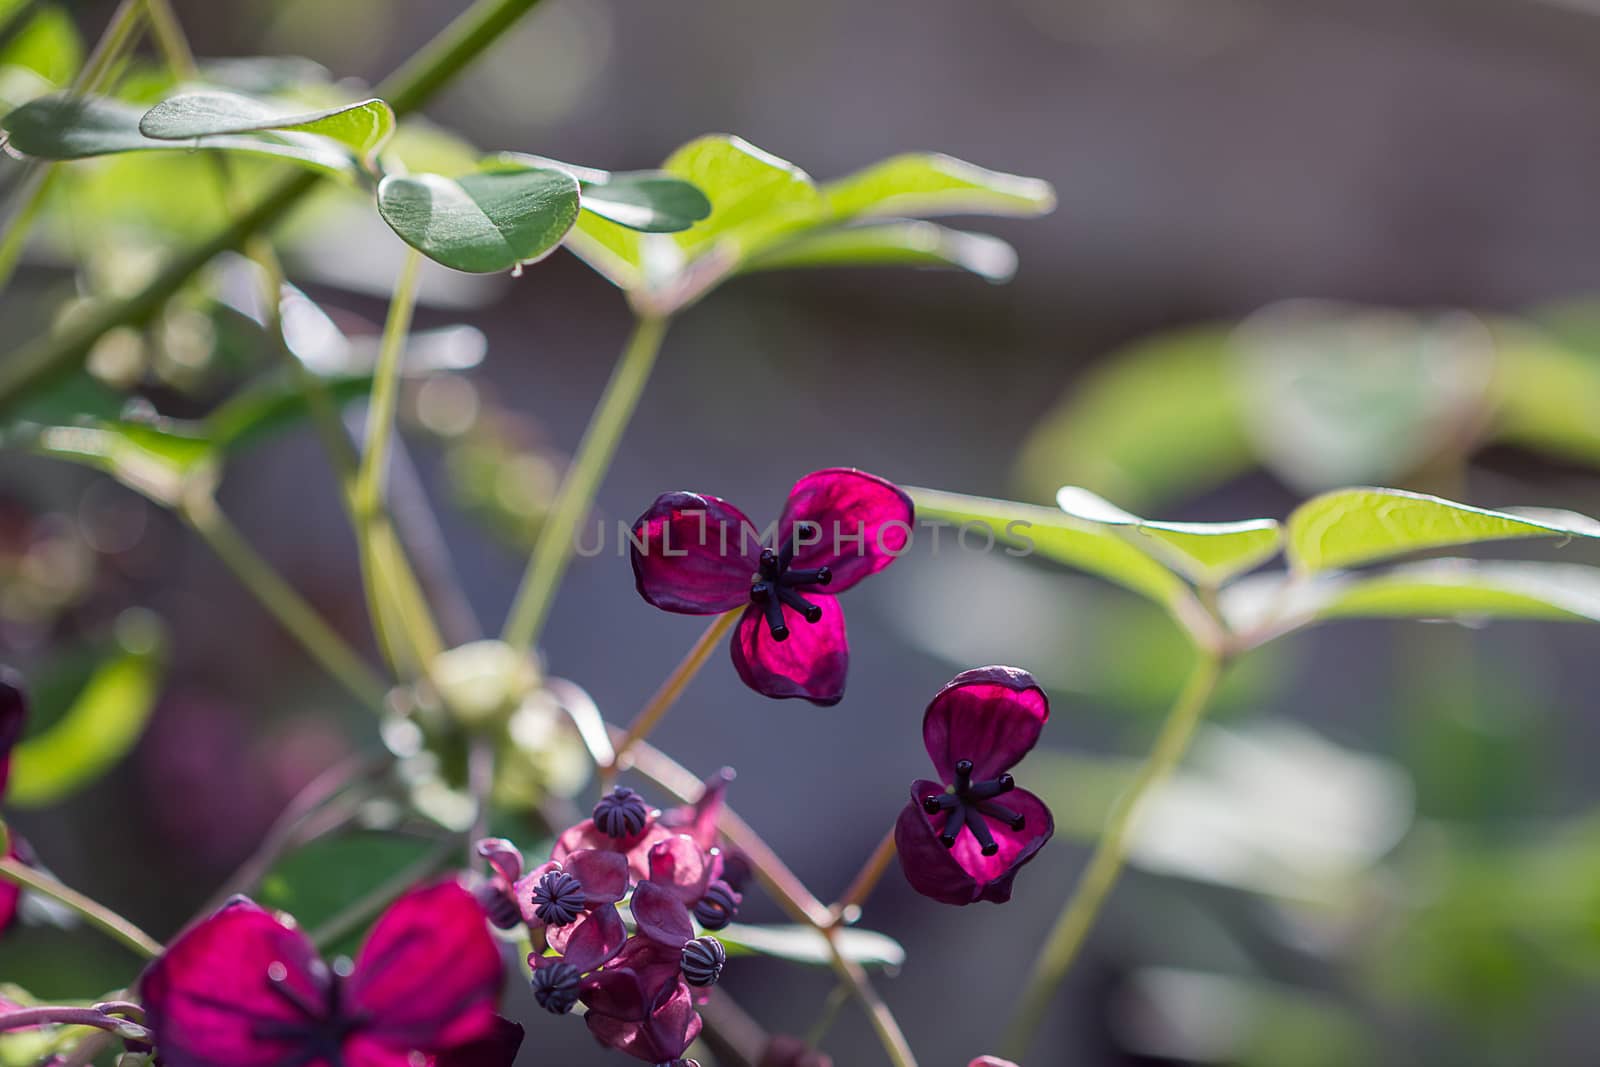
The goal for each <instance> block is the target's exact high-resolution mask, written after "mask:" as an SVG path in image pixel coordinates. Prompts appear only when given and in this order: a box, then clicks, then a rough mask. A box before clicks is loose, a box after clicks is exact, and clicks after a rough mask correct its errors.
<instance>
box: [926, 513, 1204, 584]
mask: <svg viewBox="0 0 1600 1067" xmlns="http://www.w3.org/2000/svg"><path fill="white" fill-rule="evenodd" d="M908 492H910V493H911V499H912V500H913V502H914V503H915V504H916V508H917V518H918V519H919V520H922V519H939V520H942V521H944V522H948V523H953V524H955V525H958V526H960V525H965V524H969V523H970V524H975V525H976V526H978V527H981V528H984V529H987V530H988V531H989V532H990V533H992V534H993V535H994V537H995V539H996V541H997V542H999V543H1003V544H1007V545H1011V546H1013V548H1012V549H1011V550H1008V551H1011V552H1012V554H1014V555H1019V556H1028V555H1033V554H1035V553H1037V554H1038V555H1040V556H1042V557H1044V558H1045V559H1048V560H1053V561H1054V562H1056V563H1064V564H1066V565H1067V566H1069V567H1076V568H1078V569H1079V570H1083V571H1088V572H1089V573H1090V574H1096V575H1099V576H1100V577H1102V578H1104V579H1106V580H1107V581H1110V582H1114V583H1116V584H1117V585H1120V586H1123V587H1125V588H1127V589H1131V590H1133V591H1134V592H1136V593H1140V594H1143V595H1144V596H1147V597H1149V598H1150V599H1152V600H1154V601H1156V602H1157V603H1162V604H1166V603H1171V602H1172V601H1173V600H1174V599H1176V598H1178V597H1179V596H1181V595H1183V593H1184V592H1185V586H1184V584H1183V582H1182V581H1181V580H1179V578H1178V576H1177V575H1175V574H1173V573H1172V572H1171V571H1170V570H1168V569H1167V568H1165V567H1163V566H1162V565H1161V564H1159V563H1157V562H1156V561H1155V560H1153V559H1151V558H1150V557H1149V556H1147V555H1145V554H1144V553H1143V552H1140V551H1139V550H1138V549H1137V548H1134V547H1133V546H1132V545H1130V544H1128V542H1127V541H1125V540H1123V539H1122V538H1121V537H1119V536H1117V534H1115V533H1113V532H1112V531H1110V530H1107V529H1105V528H1104V527H1101V526H1092V525H1089V524H1088V523H1084V522H1081V521H1079V520H1075V519H1072V518H1069V517H1068V516H1066V515H1064V514H1062V513H1061V512H1059V511H1056V510H1054V509H1052V508H1042V507H1038V506H1036V505H1033V504H1017V503H1013V502H1011V501H1009V500H991V499H989V498H987V497H979V496H964V495H962V494H959V493H946V492H941V491H939V490H935V489H909V490H908Z"/></svg>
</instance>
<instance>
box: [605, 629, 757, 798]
mask: <svg viewBox="0 0 1600 1067" xmlns="http://www.w3.org/2000/svg"><path fill="white" fill-rule="evenodd" d="M741 614H742V612H740V611H727V612H723V613H722V614H721V615H718V616H717V617H716V618H715V619H712V620H711V625H710V626H707V627H706V628H705V631H704V632H703V633H701V635H700V637H699V639H698V640H697V641H695V643H694V647H692V648H690V649H689V652H688V654H687V655H685V656H684V657H683V659H682V660H681V661H680V662H679V663H678V665H677V666H676V667H674V668H673V670H672V673H671V674H669V675H667V680H666V681H664V682H662V683H661V687H660V688H659V689H657V690H656V691H655V695H654V696H652V697H651V698H650V699H649V701H647V702H646V703H645V706H644V707H642V708H640V709H639V714H637V715H635V716H634V717H633V722H632V723H631V724H629V726H628V732H627V733H626V734H624V735H623V737H622V740H621V741H620V742H619V743H618V744H617V746H616V749H615V751H614V752H613V753H612V755H611V762H610V763H609V764H608V765H606V766H603V767H601V768H600V773H601V776H602V777H603V778H605V779H607V780H609V779H611V778H612V777H614V776H615V775H616V773H617V770H618V769H619V768H620V767H621V766H622V761H623V757H624V756H626V755H627V754H628V750H629V749H631V748H632V747H633V746H634V745H635V744H636V743H638V742H640V741H643V740H644V739H645V738H647V737H649V736H650V732H651V731H652V730H654V729H655V728H656V724H657V723H659V722H660V721H661V720H662V718H663V717H664V716H665V715H666V714H667V709H668V708H670V707H672V705H673V704H675V703H676V702H677V700H678V698H679V697H680V696H682V695H683V691H684V690H685V689H686V688H688V686H689V683H690V682H691V681H693V680H694V676H695V675H697V674H699V673H700V668H701V667H702V666H704V665H705V662H706V660H707V659H708V658H710V656H711V653H712V652H714V651H716V648H717V646H718V645H720V644H721V643H722V639H723V637H725V636H726V635H727V633H728V631H729V630H730V629H732V627H733V625H734V624H735V623H737V622H738V621H739V616H740V615H741Z"/></svg>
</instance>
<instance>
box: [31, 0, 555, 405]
mask: <svg viewBox="0 0 1600 1067" xmlns="http://www.w3.org/2000/svg"><path fill="white" fill-rule="evenodd" d="M539 2H540V0H477V2H476V3H474V4H473V5H472V6H471V7H470V8H468V9H467V10H466V11H464V12H462V13H461V15H459V16H458V17H457V18H456V20H455V21H454V22H452V23H451V24H450V25H449V26H447V27H445V29H444V30H443V31H442V32H441V33H440V34H439V35H438V36H437V37H436V38H434V40H433V42H432V43H431V44H429V45H427V46H425V47H424V48H423V49H422V51H420V52H419V53H417V55H416V56H415V57H413V59H412V60H411V61H410V62H408V63H406V64H405V66H404V67H402V68H401V69H400V70H399V71H397V72H396V73H395V74H394V75H393V76H391V77H389V78H386V79H385V80H384V81H383V83H382V84H381V85H380V86H379V87H378V92H379V95H381V96H382V97H383V98H384V99H385V100H388V101H389V103H390V105H391V106H393V108H394V109H395V112H396V114H399V115H404V114H407V113H409V112H412V111H415V110H417V109H418V108H419V107H421V106H422V105H423V104H425V103H426V102H427V101H428V100H429V99H430V98H431V97H432V96H433V94H435V93H436V92H438V91H439V90H440V89H441V88H443V87H444V86H445V85H446V84H447V83H449V81H450V80H451V79H452V78H454V77H455V76H456V75H457V74H459V73H460V72H461V71H462V70H463V69H464V68H465V67H466V66H467V65H468V64H469V63H471V62H472V60H474V59H476V58H477V56H478V55H479V54H480V53H481V52H482V51H483V50H484V49H486V48H488V47H489V45H490V44H492V43H494V41H495V40H496V39H497V38H498V37H499V36H500V35H501V34H502V33H504V32H505V31H506V30H507V29H508V28H509V27H510V26H511V25H512V24H514V23H515V22H516V21H517V19H519V18H521V17H522V16H523V15H524V14H526V13H527V12H528V11H529V10H531V9H532V8H534V7H535V6H537V5H538V4H539ZM318 181H319V175H318V174H317V173H316V172H314V171H306V170H301V171H296V172H295V173H293V174H290V175H286V176H285V177H284V178H283V179H281V180H280V181H279V182H278V183H277V184H275V185H273V186H272V187H271V188H270V189H268V190H267V192H266V193H264V194H263V195H262V197H261V199H260V200H258V201H257V202H256V203H255V204H254V205H253V206H252V207H251V208H250V209H249V210H247V211H245V212H244V213H243V214H241V215H240V216H239V217H238V218H236V219H234V220H233V221H231V222H230V223H229V224H228V225H227V226H225V227H224V228H223V229H221V230H219V231H218V232H217V233H215V234H214V235H212V236H211V237H210V238H208V239H206V240H205V241H202V242H201V243H200V244H198V245H195V246H194V247H193V248H190V249H188V250H187V251H184V252H182V253H180V254H179V255H178V256H177V257H176V258H174V259H173V260H172V261H171V262H170V263H169V264H168V265H167V266H166V268H165V269H163V270H162V271H160V272H159V273H158V274H157V275H156V276H155V277H154V278H152V279H151V280H150V281H149V283H147V284H146V285H145V287H144V289H143V290H141V291H140V292H138V293H136V294H134V295H133V296H131V297H128V298H127V299H126V300H122V301H119V302H117V303H114V304H108V305H107V306H105V307H103V308H101V309H100V310H99V311H98V312H97V313H95V314H93V315H87V316H84V318H83V319H81V320H77V321H74V323H73V324H72V325H71V326H69V327H68V328H67V329H64V330H62V331H61V332H60V333H53V334H48V335H45V336H43V337H39V338H36V339H34V340H33V341H31V342H29V343H28V344H26V345H23V346H22V347H20V348H17V349H15V350H13V351H12V353H11V354H10V355H9V356H7V358H6V359H5V361H4V362H0V413H4V412H6V411H7V410H9V409H10V408H12V407H14V406H15V405H16V404H17V403H18V402H19V401H20V400H21V399H22V397H23V396H24V395H25V394H26V393H28V392H29V391H30V390H32V389H33V388H35V387H37V386H39V385H41V384H43V383H45V382H48V381H51V380H54V379H55V378H58V377H60V376H62V375H65V374H68V373H70V372H71V371H73V370H74V369H76V368H77V367H79V366H82V364H83V361H84V360H85V359H86V358H87V357H88V354H89V350H90V349H91V348H93V347H94V343H95V342H96V341H98V340H99V339H100V337H101V336H102V335H103V334H105V333H106V332H107V331H109V330H113V329H115V328H117V327H118V326H140V325H143V324H144V323H146V322H148V321H149V320H150V318H151V317H152V316H153V315H154V314H155V313H156V312H157V311H159V310H160V309H161V306H162V305H163V304H165V303H166V302H167V300H168V299H169V298H170V297H171V296H172V295H173V294H174V293H176V292H177V291H178V290H179V289H180V288H181V287H182V286H183V284H184V283H185V282H186V281H188V280H189V277H190V275H192V274H194V273H195V272H196V271H198V270H199V269H200V268H201V267H204V266H205V265H206V264H207V263H209V262H211V260H212V259H213V258H215V257H216V256H217V255H219V254H220V253H222V252H226V251H228V250H230V249H234V248H238V247H240V246H241V245H242V244H243V243H244V241H245V240H246V239H247V238H249V237H250V236H251V235H252V234H254V233H256V232H257V231H258V230H262V229H264V228H266V227H267V226H270V225H271V224H272V223H274V222H276V221H277V220H278V219H280V218H282V217H283V215H284V214H285V213H286V212H287V211H288V210H289V209H290V208H291V207H293V206H294V205H295V204H296V203H298V202H299V201H300V200H301V199H302V198H303V197H304V196H305V195H306V194H307V193H309V192H310V191H311V190H312V189H313V188H315V187H316V185H317V183H318Z"/></svg>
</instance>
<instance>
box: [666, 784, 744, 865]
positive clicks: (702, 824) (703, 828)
mask: <svg viewBox="0 0 1600 1067" xmlns="http://www.w3.org/2000/svg"><path fill="white" fill-rule="evenodd" d="M733 779H734V773H733V768H732V767H724V768H722V769H721V770H720V771H718V772H717V773H716V774H713V775H712V776H711V777H710V778H707V779H706V780H705V784H704V786H703V787H702V788H701V790H700V799H699V800H696V801H695V802H694V803H693V804H685V805H683V806H682V807H677V808H673V809H672V810H670V811H666V812H663V813H662V815H661V825H662V826H665V827H667V828H668V829H671V830H677V831H679V832H680V833H685V834H688V835H689V836H690V837H692V838H694V843H695V844H697V845H699V846H700V847H701V848H703V849H710V848H714V847H715V846H716V844H717V819H718V818H720V817H721V815H722V797H723V794H724V793H726V792H727V791H728V785H729V783H731V782H732V781H733Z"/></svg>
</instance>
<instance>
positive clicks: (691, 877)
mask: <svg viewBox="0 0 1600 1067" xmlns="http://www.w3.org/2000/svg"><path fill="white" fill-rule="evenodd" d="M720 871H721V864H720V863H719V862H718V860H717V854H716V853H715V852H707V851H706V850H705V849H702V848H701V847H700V846H699V845H697V844H695V841H694V838H692V837H690V836H689V835H688V834H678V835H677V836H675V837H670V838H668V839H667V840H665V841H663V842H661V843H660V844H658V845H656V846H655V847H654V848H652V849H651V850H650V881H651V882H652V883H653V884H655V885H658V886H661V887H662V888H663V889H666V890H668V891H669V892H671V893H672V895H673V896H675V897H677V898H678V899H679V900H681V901H683V903H684V904H686V905H693V904H694V902H695V901H697V900H699V899H700V898H701V897H703V896H705V895H706V887H707V886H709V885H710V884H711V880H712V879H713V878H715V877H717V875H718V874H719V873H720Z"/></svg>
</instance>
